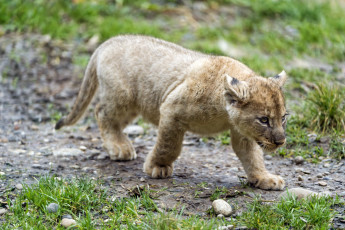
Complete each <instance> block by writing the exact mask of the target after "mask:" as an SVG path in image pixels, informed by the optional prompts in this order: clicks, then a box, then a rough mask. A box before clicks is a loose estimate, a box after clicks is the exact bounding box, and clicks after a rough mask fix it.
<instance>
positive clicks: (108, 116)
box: [96, 102, 137, 160]
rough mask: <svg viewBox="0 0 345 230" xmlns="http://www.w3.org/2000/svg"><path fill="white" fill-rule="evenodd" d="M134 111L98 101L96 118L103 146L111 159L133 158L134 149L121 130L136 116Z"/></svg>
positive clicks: (134, 155)
mask: <svg viewBox="0 0 345 230" xmlns="http://www.w3.org/2000/svg"><path fill="white" fill-rule="evenodd" d="M136 115H137V114H136V113H135V111H133V110H132V111H130V110H128V108H124V107H122V106H119V105H116V104H115V103H114V104H111V103H104V102H103V103H102V102H101V103H100V104H99V105H98V106H97V108H96V118H97V122H98V126H99V129H100V132H101V136H102V139H103V147H104V148H105V150H106V151H107V152H108V154H109V156H110V159H112V160H133V159H135V158H136V157H137V154H136V152H135V149H134V147H133V145H132V144H131V142H130V140H129V139H128V137H127V135H125V134H124V133H123V132H122V131H123V129H124V128H125V127H126V125H127V124H128V123H130V122H131V121H132V120H133V119H134V118H135V117H136Z"/></svg>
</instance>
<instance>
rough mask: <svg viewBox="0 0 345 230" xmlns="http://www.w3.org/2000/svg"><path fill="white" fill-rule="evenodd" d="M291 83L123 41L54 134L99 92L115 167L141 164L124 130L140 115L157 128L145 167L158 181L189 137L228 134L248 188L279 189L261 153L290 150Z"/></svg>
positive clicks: (99, 62)
mask: <svg viewBox="0 0 345 230" xmlns="http://www.w3.org/2000/svg"><path fill="white" fill-rule="evenodd" d="M286 78H287V76H286V74H285V72H284V71H283V72H281V73H280V74H278V75H277V76H275V77H272V78H264V77H261V76H258V75H256V74H255V73H254V72H253V71H252V70H251V69H249V68H248V67H247V66H246V65H244V64H242V63H240V62H239V61H236V60H234V59H232V58H229V57H220V56H211V55H206V54H202V53H198V52H194V51H191V50H188V49H185V48H183V47H181V46H178V45H175V44H173V43H169V42H166V41H162V40H159V39H156V38H152V37H146V36H131V35H126V36H118V37H114V38H111V39H109V40H108V41H106V42H104V43H103V44H102V45H100V46H99V48H98V49H97V50H96V51H95V52H94V54H93V55H92V57H91V59H90V62H89V64H88V66H87V69H86V72H85V77H84V80H83V83H82V85H81V88H80V91H79V94H78V97H77V99H76V101H75V104H74V106H73V108H72V111H71V112H70V113H69V114H68V116H67V117H66V118H63V119H61V120H60V121H59V122H58V123H57V124H56V127H55V128H56V129H60V128H61V127H62V126H65V125H72V124H74V123H75V122H77V121H78V119H79V118H80V117H81V116H82V114H83V113H84V112H85V110H86V108H87V106H88V104H89V103H90V101H91V99H92V97H93V96H94V94H95V92H96V89H97V88H99V94H100V102H99V104H98V105H97V107H96V110H95V113H96V118H97V121H98V125H99V128H100V132H101V135H102V138H103V142H104V144H103V146H104V148H105V149H106V150H107V152H108V153H109V155H110V158H111V159H112V160H133V159H135V158H136V153H135V150H134V148H133V146H132V144H131V142H130V140H129V139H128V137H127V136H126V135H125V134H123V132H122V130H123V129H124V128H125V126H126V125H127V124H129V123H130V122H131V121H132V120H133V119H134V118H135V117H136V116H138V115H139V114H140V115H141V116H142V117H143V118H144V119H145V120H147V121H149V122H151V123H153V124H155V125H157V126H158V128H159V131H158V138H157V143H156V145H155V146H154V149H153V150H152V151H151V152H150V153H149V154H148V156H147V157H146V161H145V164H144V171H145V172H146V173H147V174H148V175H149V176H151V177H153V178H166V177H169V176H171V175H172V172H173V162H174V161H175V160H176V159H177V157H178V156H179V154H180V152H181V146H182V140H183V136H184V133H185V132H186V131H190V132H194V133H198V134H213V133H219V132H222V131H224V130H228V129H230V132H231V143H232V147H233V149H234V151H235V153H236V154H237V156H238V158H239V159H240V161H241V162H242V165H243V167H244V170H245V171H246V173H247V176H248V181H249V182H250V183H252V184H254V186H255V187H258V188H261V189H275V190H281V189H283V188H284V184H285V183H284V180H283V179H282V178H281V177H280V176H277V175H273V174H270V173H269V172H268V171H267V170H266V168H265V165H264V159H263V150H265V151H273V150H275V149H277V148H278V147H280V146H282V145H283V144H284V143H285V125H286V110H285V105H284V97H283V93H282V90H281V88H282V86H283V84H284V82H285V81H286Z"/></svg>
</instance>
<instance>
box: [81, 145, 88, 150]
mask: <svg viewBox="0 0 345 230" xmlns="http://www.w3.org/2000/svg"><path fill="white" fill-rule="evenodd" d="M79 149H80V150H81V151H86V150H87V148H86V146H84V145H81V146H79Z"/></svg>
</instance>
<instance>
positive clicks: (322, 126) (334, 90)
mask: <svg viewBox="0 0 345 230" xmlns="http://www.w3.org/2000/svg"><path fill="white" fill-rule="evenodd" d="M344 97H345V87H339V86H336V85H333V86H328V85H325V84H318V85H317V86H316V88H315V89H314V90H313V91H311V92H310V93H309V95H308V97H307V103H308V104H307V107H308V108H309V113H307V115H306V117H305V119H307V120H310V121H311V126H312V128H313V129H314V130H316V131H319V132H322V133H324V132H332V131H333V130H336V131H339V132H341V131H343V132H344V130H345V100H344Z"/></svg>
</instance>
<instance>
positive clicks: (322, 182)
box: [317, 181, 327, 186]
mask: <svg viewBox="0 0 345 230" xmlns="http://www.w3.org/2000/svg"><path fill="white" fill-rule="evenodd" d="M317 184H318V185H320V186H327V183H326V182H325V181H318V182H317Z"/></svg>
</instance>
